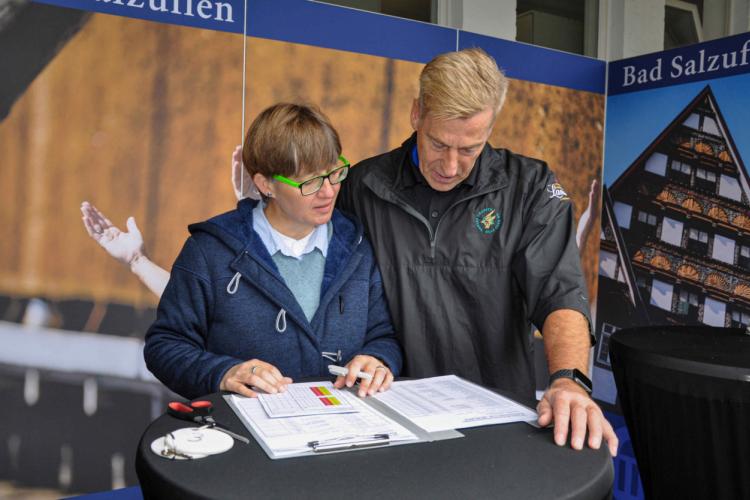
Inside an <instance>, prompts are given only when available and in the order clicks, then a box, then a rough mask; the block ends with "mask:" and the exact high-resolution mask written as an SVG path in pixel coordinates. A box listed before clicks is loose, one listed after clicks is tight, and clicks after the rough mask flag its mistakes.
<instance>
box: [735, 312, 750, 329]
mask: <svg viewBox="0 0 750 500" xmlns="http://www.w3.org/2000/svg"><path fill="white" fill-rule="evenodd" d="M748 325H750V314H748V313H746V312H742V311H732V328H746V327H747V326H748Z"/></svg>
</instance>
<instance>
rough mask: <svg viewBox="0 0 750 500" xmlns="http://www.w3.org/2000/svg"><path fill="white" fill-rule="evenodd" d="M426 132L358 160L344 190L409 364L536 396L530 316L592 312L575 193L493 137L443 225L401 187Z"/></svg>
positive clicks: (413, 372)
mask: <svg viewBox="0 0 750 500" xmlns="http://www.w3.org/2000/svg"><path fill="white" fill-rule="evenodd" d="M415 140H416V139H415V136H412V137H411V138H410V139H408V140H407V141H406V142H404V144H402V146H401V147H400V148H397V149H395V150H393V151H391V152H388V153H385V154H382V155H380V156H376V157H374V158H370V159H367V160H364V161H363V162H361V163H359V164H358V165H355V166H354V167H353V168H352V171H351V173H350V175H349V178H347V180H346V182H344V183H343V184H342V189H341V192H340V194H339V201H338V208H340V209H342V210H344V211H348V212H350V213H353V214H355V215H356V216H357V217H359V219H360V220H361V221H362V223H363V224H364V226H365V232H366V233H367V234H368V235H369V237H370V240H371V241H372V244H373V246H374V249H375V256H376V258H377V261H378V264H379V266H380V270H381V273H382V275H383V284H384V288H385V293H386V298H387V299H388V304H389V306H390V310H391V314H392V317H393V323H394V326H395V329H396V332H397V334H398V336H399V339H400V340H401V342H402V345H403V348H404V359H405V364H404V374H406V375H409V376H412V377H426V376H434V375H440V374H448V373H455V374H457V375H459V376H462V377H464V378H466V379H468V380H472V381H475V382H480V383H482V384H486V385H489V386H492V387H497V388H500V389H504V390H507V391H510V392H514V393H516V394H519V395H522V396H525V397H531V396H533V394H534V389H535V381H534V364H533V363H534V357H533V334H532V331H533V330H532V328H531V323H532V322H533V324H534V325H536V326H538V327H539V328H541V326H542V325H543V324H544V320H545V318H546V317H547V315H548V314H549V313H551V312H552V311H555V310H557V309H574V310H577V311H580V312H581V313H583V314H584V315H585V316H586V317H587V318H588V317H589V310H588V300H587V298H586V292H585V289H586V288H585V284H584V281H583V276H582V273H581V268H580V261H579V255H578V248H577V246H576V242H575V220H574V215H573V208H572V206H571V202H570V200H569V199H568V198H567V195H566V194H565V192H564V190H562V188H561V187H560V186H559V184H557V180H556V179H555V176H554V174H553V173H552V171H551V170H550V169H549V168H548V167H547V165H546V164H545V163H544V162H541V161H539V160H534V159H531V158H526V157H523V156H520V155H516V154H513V153H512V152H510V151H508V150H502V149H499V150H496V149H493V148H492V147H490V146H489V145H486V146H485V148H484V150H483V151H482V153H481V155H480V157H479V159H478V160H477V164H476V165H475V167H474V168H479V169H480V170H479V172H478V176H477V182H476V183H475V184H474V186H472V187H471V188H470V189H469V190H468V193H467V195H466V196H465V197H462V198H460V199H459V200H458V201H457V202H456V203H454V204H453V205H452V206H451V208H449V209H448V210H447V211H445V212H444V213H443V215H442V216H441V219H440V221H439V223H438V224H437V226H436V230H435V231H434V232H433V230H432V228H431V227H430V224H429V222H428V221H427V220H426V219H425V218H424V217H423V216H422V215H421V214H420V213H419V212H418V211H417V210H416V209H414V208H413V206H412V205H411V204H410V202H409V200H408V199H406V198H405V197H404V196H403V194H402V192H401V189H400V181H401V173H402V171H403V169H405V168H415V167H414V165H413V164H412V163H411V161H410V160H409V154H410V152H411V149H412V147H413V145H414V143H415ZM589 324H590V321H589Z"/></svg>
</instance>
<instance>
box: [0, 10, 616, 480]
mask: <svg viewBox="0 0 750 500" xmlns="http://www.w3.org/2000/svg"><path fill="white" fill-rule="evenodd" d="M14 5H15V7H14V9H11V11H10V14H7V13H6V14H5V16H7V17H5V18H4V19H3V20H4V21H6V22H5V23H4V24H2V25H0V26H2V27H0V51H1V52H2V53H3V55H4V56H5V55H6V54H8V55H9V57H7V58H6V57H3V58H0V61H3V62H2V63H0V64H3V65H5V66H7V67H3V68H2V74H3V75H13V76H12V77H11V78H8V79H5V78H3V81H2V82H0V106H1V107H0V111H1V113H0V145H1V147H2V151H3V159H2V167H3V168H1V169H0V194H1V195H2V197H1V198H0V199H1V200H2V201H0V203H1V204H2V205H3V209H2V210H1V211H0V224H1V225H0V227H2V228H3V230H2V231H3V236H2V237H1V238H0V340H2V342H3V346H4V347H3V349H2V350H0V396H2V398H3V400H4V401H5V402H6V405H7V410H8V413H7V414H8V415H9V416H10V417H9V418H10V420H9V423H8V425H3V426H0V480H2V479H4V480H12V481H14V482H15V483H16V484H19V485H25V486H35V487H50V488H55V489H57V490H58V491H62V492H65V493H73V492H75V493H85V492H91V491H101V490H106V489H110V488H113V487H122V486H129V485H134V484H136V483H137V478H136V477H135V474H134V467H133V466H134V452H135V444H136V443H137V441H138V438H139V436H140V434H141V433H142V431H143V430H144V429H145V427H146V425H147V424H148V423H149V422H150V421H151V420H152V419H153V418H155V417H156V416H157V415H159V414H161V413H163V411H164V409H165V402H166V401H168V400H169V399H170V398H173V397H175V396H174V395H172V394H170V393H169V392H168V391H167V390H166V389H164V388H163V387H162V386H161V384H160V383H159V382H158V381H156V380H155V379H154V378H153V377H152V376H151V374H150V373H149V372H148V371H147V370H146V368H145V366H144V363H143V358H142V352H141V351H142V345H143V337H144V335H145V332H146V330H147V329H148V327H149V325H150V323H151V322H152V321H153V319H154V315H155V307H156V304H157V303H158V298H157V297H156V296H155V295H154V294H152V293H151V292H149V291H148V290H147V289H146V288H145V287H144V286H143V284H141V283H140V282H139V281H138V279H136V278H135V277H134V276H133V275H132V274H131V272H130V271H129V269H128V268H127V267H126V266H124V265H122V264H120V263H118V262H117V261H116V260H114V259H113V258H112V257H110V256H109V255H108V254H107V253H106V252H105V251H104V250H103V249H102V248H100V247H99V245H98V244H97V243H96V242H95V241H93V240H92V239H91V238H90V237H89V235H88V234H87V232H86V230H85V229H84V226H83V224H82V222H81V212H80V209H79V207H80V205H81V202H82V201H84V200H86V201H89V202H90V203H92V204H94V205H96V207H98V208H99V209H100V210H101V211H102V213H103V214H105V215H106V216H107V217H108V218H109V219H110V220H111V222H112V223H113V224H114V225H115V226H117V227H119V228H120V229H122V230H126V219H127V218H128V217H130V216H133V217H134V219H135V222H136V224H137V227H138V229H139V230H140V232H141V233H142V235H143V239H144V241H145V245H146V251H147V253H148V255H149V257H150V258H151V260H152V261H153V262H155V263H156V264H158V265H160V266H162V267H164V268H165V269H167V270H169V269H170V267H171V263H172V262H173V260H174V259H175V257H176V255H177V253H178V252H179V249H180V248H181V246H182V244H183V242H184V241H185V239H186V238H187V235H188V234H187V230H186V228H187V225H188V224H190V223H192V222H196V221H200V220H204V219H206V218H208V217H210V216H212V215H216V214H218V213H221V212H224V211H227V210H230V209H231V208H233V206H234V205H235V203H236V196H235V194H234V192H233V189H232V183H231V170H230V158H231V154H232V151H233V149H234V147H235V146H236V145H237V144H239V143H240V142H241V140H242V137H243V135H244V128H246V127H247V126H248V125H249V123H250V121H251V120H252V119H253V118H254V117H255V116H256V115H257V113H258V112H259V111H260V110H262V109H263V108H265V107H267V106H269V105H271V104H273V103H275V102H278V101H304V102H312V103H315V104H317V105H319V106H320V107H321V108H322V109H323V111H324V112H325V113H326V114H328V116H329V117H330V118H331V120H332V122H333V124H334V126H336V128H337V129H338V130H339V132H340V135H341V139H342V143H343V148H344V151H345V155H346V156H347V158H348V159H349V160H351V161H352V163H354V162H357V161H359V160H361V159H364V158H366V157H369V156H372V155H375V154H379V153H382V152H384V151H387V150H389V149H392V148H394V147H396V146H398V145H400V144H401V142H402V141H403V140H405V139H406V138H407V137H408V136H409V135H410V134H411V132H412V131H411V127H410V124H409V110H410V107H411V104H412V100H413V99H414V97H416V93H417V78H418V75H419V72H420V70H421V68H422V65H423V63H424V62H426V61H428V60H429V59H431V58H432V57H433V56H434V55H436V54H438V53H441V52H445V51H448V50H455V49H456V48H457V47H467V46H475V45H476V46H481V47H484V48H485V49H486V50H487V51H488V52H489V53H490V54H491V55H493V56H494V57H495V58H496V59H497V61H498V64H499V65H500V66H501V67H502V68H504V69H505V70H506V71H507V73H508V75H509V76H510V77H511V78H512V81H511V85H510V90H509V94H508V97H507V100H506V105H505V108H504V110H503V112H502V114H501V116H500V119H499V120H498V122H497V125H496V127H495V129H494V130H493V132H492V136H491V139H490V142H491V143H492V144H493V145H494V146H495V147H507V148H510V149H512V150H513V151H515V152H517V153H521V154H524V155H528V156H532V157H536V158H541V159H543V160H545V161H547V162H548V163H549V164H550V166H551V167H552V168H553V170H554V171H555V172H556V173H557V174H558V177H559V180H560V183H561V184H562V185H563V186H564V188H565V190H566V191H567V193H568V194H569V195H570V197H571V198H572V199H573V201H574V204H575V212H576V217H577V218H580V217H581V216H582V214H583V213H584V212H585V211H588V215H589V217H587V218H586V220H588V224H584V226H585V227H582V228H580V229H581V231H579V232H580V238H579V240H580V245H581V248H582V261H583V263H584V268H585V272H586V277H587V282H588V286H589V288H590V297H592V300H593V298H594V297H595V296H596V288H597V281H596V276H597V273H596V258H597V255H598V241H597V238H595V237H588V235H590V234H591V233H592V232H593V233H594V234H596V232H597V231H598V227H599V222H598V214H599V213H600V209H599V205H600V199H599V196H598V193H599V191H600V189H599V184H597V183H596V182H599V181H600V176H601V164H602V152H603V140H604V137H603V127H604V104H605V96H604V81H605V79H604V76H605V75H604V73H605V64H604V63H603V62H601V61H596V60H593V59H588V58H584V57H579V56H573V55H570V54H564V53H560V52H555V51H550V50H546V49H541V48H537V47H531V46H527V45H523V44H518V43H513V42H505V41H500V40H494V39H491V38H488V37H483V36H479V35H475V34H470V33H464V32H460V31H457V30H452V29H447V28H443V27H439V26H432V25H427V24H424V23H419V22H412V21H406V20H403V19H395V18H391V17H387V16H380V15H376V14H370V13H364V12H361V11H355V10H350V9H345V8H340V7H333V6H330V5H325V4H320V3H317V2H307V1H298V0H287V1H284V2H275V1H269V0H257V1H251V0H248V2H247V29H245V27H244V25H243V19H244V18H245V4H244V2H239V1H236V0H227V1H221V0H217V1H210V0H199V1H194V2H192V3H190V1H188V0H179V2H178V0H174V1H173V0H163V1H162V0H143V1H142V2H141V1H135V0H122V1H118V0H111V1H104V0H101V1H96V0H87V1H83V0H64V1H63V0H60V1H49V2H45V3H29V2H19V3H17V4H14ZM201 6H202V7H201ZM189 9H191V10H189ZM188 12H191V13H192V15H189V14H188ZM201 13H203V15H201ZM209 13H210V14H211V15H210V16H209ZM243 31H247V33H248V35H249V36H248V37H244V36H243V35H242V33H243ZM391 35H392V36H391ZM29 41H33V43H28V42H29ZM13 54H18V56H12V55H13ZM540 65H546V67H548V68H549V71H539V67H540ZM243 68H244V71H245V73H244V74H243ZM243 84H244V86H243ZM243 103H244V106H245V107H244V111H245V112H244V117H243ZM243 122H244V123H243ZM540 383H542V384H543V383H545V381H544V380H542V378H541V376H540Z"/></svg>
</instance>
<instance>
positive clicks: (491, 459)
mask: <svg viewBox="0 0 750 500" xmlns="http://www.w3.org/2000/svg"><path fill="white" fill-rule="evenodd" d="M221 396H222V395H221V394H218V393H217V394H212V395H210V396H207V397H206V398H201V399H209V400H211V401H212V402H213V403H214V406H215V410H214V418H215V419H216V421H217V422H218V423H219V424H221V425H224V426H226V427H227V428H229V429H231V430H232V431H234V432H237V433H239V434H242V435H244V436H247V437H249V438H250V444H244V443H241V442H239V441H235V444H234V446H233V448H232V449H231V450H229V451H228V452H226V453H223V454H220V455H214V456H209V457H206V458H201V459H197V460H168V459H165V458H162V457H160V456H157V455H156V454H154V453H153V452H151V450H150V444H151V442H152V441H153V440H155V439H157V438H159V437H161V436H164V435H165V434H166V433H167V432H170V431H174V430H176V429H179V428H182V427H185V426H186V425H189V424H188V423H187V422H184V421H180V420H177V419H175V418H173V417H171V416H169V415H166V414H165V415H162V416H161V417H159V418H158V419H156V420H155V421H154V422H152V423H151V424H150V425H149V426H148V428H147V429H146V431H145V432H144V434H143V436H142V437H141V441H140V443H139V445H138V454H137V459H136V469H137V471H138V477H139V479H140V483H141V489H142V491H143V494H144V498H222V499H223V498H227V499H228V498H248V497H253V498H292V497H293V498H348V499H353V498H356V499H357V500H360V499H367V498H377V499H379V500H382V499H383V498H487V497H492V498H514V499H515V498H576V499H589V498H590V499H596V500H599V499H602V498H605V497H607V496H608V495H609V494H610V492H611V488H612V483H613V479H614V470H613V466H612V459H611V458H610V456H609V452H608V451H607V448H606V446H604V445H603V446H602V447H601V448H600V449H599V450H592V449H584V450H582V451H575V450H573V449H571V448H570V447H569V446H566V447H559V446H556V445H555V444H554V442H553V439H552V430H551V429H537V428H534V427H532V426H530V425H528V424H525V423H514V424H504V425H492V426H486V427H477V428H472V429H461V430H460V432H461V433H463V434H464V435H465V437H463V438H457V439H448V440H444V441H434V442H429V443H415V444H407V445H399V446H392V447H384V448H375V449H367V450H358V451H351V452H345V453H332V454H324V455H319V456H308V457H298V458H288V459H282V460H271V459H270V458H268V456H267V455H266V454H265V452H264V451H263V449H262V448H261V447H260V446H259V445H258V443H257V442H256V441H255V440H254V439H253V438H252V436H251V435H250V433H249V431H247V429H245V428H244V426H243V425H242V423H241V422H240V420H239V419H238V418H237V416H236V415H235V414H234V412H233V411H232V409H231V408H230V407H229V406H228V405H227V403H226V402H225V401H224V400H223V399H222V397H221Z"/></svg>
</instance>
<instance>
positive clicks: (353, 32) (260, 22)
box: [247, 0, 456, 63]
mask: <svg viewBox="0 0 750 500" xmlns="http://www.w3.org/2000/svg"><path fill="white" fill-rule="evenodd" d="M247 23H248V35H252V36H257V37H261V38H271V39H274V40H283V41H286V42H294V43H303V44H307V45H315V46H317V47H326V48H329V49H339V50H347V51H350V52H359V53H363V54H370V55H375V56H381V57H391V58H394V59H403V60H406V61H413V62H420V63H426V62H427V61H429V60H430V59H432V58H433V57H435V56H436V55H438V54H441V53H443V52H448V51H449V50H455V48H456V30H455V29H451V28H445V27H442V26H436V25H434V24H428V23H422V22H419V21H411V20H408V19H401V18H398V17H391V16H384V15H381V14H373V13H371V12H365V11H361V10H356V9H347V8H342V7H337V6H335V5H328V4H324V3H318V2H310V1H308V0H284V1H282V2H280V1H278V0H248V19H247Z"/></svg>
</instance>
